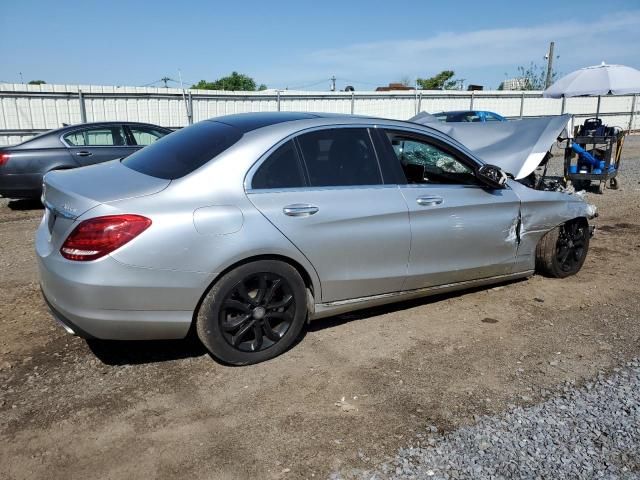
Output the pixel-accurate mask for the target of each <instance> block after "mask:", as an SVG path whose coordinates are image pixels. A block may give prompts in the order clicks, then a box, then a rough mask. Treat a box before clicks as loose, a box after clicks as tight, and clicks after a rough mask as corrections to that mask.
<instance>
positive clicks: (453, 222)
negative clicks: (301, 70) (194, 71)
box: [36, 112, 594, 364]
mask: <svg viewBox="0 0 640 480" xmlns="http://www.w3.org/2000/svg"><path fill="white" fill-rule="evenodd" d="M507 173H508V172H507ZM43 201H44V204H45V206H46V210H45V215H44V218H43V220H42V223H41V225H40V227H39V229H38V233H37V239H36V250H37V256H38V260H39V268H40V279H41V285H42V291H43V294H44V297H45V299H46V300H47V303H48V304H49V306H50V307H51V310H52V312H53V315H54V316H55V318H56V319H57V320H58V321H59V322H60V323H61V324H62V325H63V326H64V327H65V329H66V330H67V331H68V332H69V333H74V334H77V335H80V336H82V337H85V338H98V339H120V340H123V339H132V340H134V339H136V340H140V339H169V338H183V337H185V336H186V335H187V334H188V333H189V332H190V331H191V330H192V329H193V330H194V331H195V332H197V334H198V336H199V338H200V340H201V341H202V343H203V344H204V345H205V346H206V348H207V349H208V350H209V351H210V352H211V354H212V355H213V356H215V357H216V358H218V359H220V360H222V361H224V362H227V363H230V364H250V363H256V362H260V361H263V360H266V359H269V358H272V357H274V356H276V355H279V354H280V353H282V352H283V351H285V350H286V349H287V348H288V347H290V346H291V345H292V343H293V342H294V341H295V340H296V338H297V337H298V336H299V335H300V334H301V331H302V329H303V327H304V325H305V323H306V322H307V321H308V320H311V319H318V318H322V317H326V316H329V315H334V314H338V313H342V312H346V311H350V310H356V309H360V308H364V307H370V306H374V305H380V304H383V303H388V302H393V301H397V300H402V299H408V298H413V297H417V296H424V295H429V294H434V293H440V292H445V291H450V290H456V289H464V288H468V287H471V286H477V285H484V284H490V283H494V282H499V281H504V280H507V279H515V278H520V277H526V276H529V275H532V274H533V273H534V271H535V270H536V269H537V270H538V271H540V272H542V273H544V274H547V275H550V276H554V277H565V276H568V275H571V274H574V273H576V272H577V271H578V270H580V268H581V266H582V264H583V262H584V261H585V257H586V255H587V249H588V246H589V236H590V231H589V224H588V220H589V219H590V218H591V217H592V216H593V214H594V212H593V208H592V207H591V206H590V205H588V204H587V203H586V202H585V201H584V200H583V199H582V197H581V196H579V195H571V194H567V193H561V192H548V191H538V190H533V189H531V188H528V187H526V186H524V185H522V184H520V183H518V182H516V181H514V180H512V179H510V178H508V175H506V174H505V173H504V172H502V171H501V170H500V169H499V168H498V167H496V166H493V165H490V164H486V163H485V162H483V161H482V160H480V159H479V158H477V157H476V156H475V155H474V154H473V153H471V152H470V151H469V150H468V149H466V148H465V147H464V146H463V145H461V144H459V143H458V142H456V141H455V140H453V139H451V138H450V137H448V136H446V135H444V134H442V133H440V132H438V131H436V130H434V129H431V128H429V127H426V126H422V125H418V124H414V123H410V122H401V121H393V120H384V119H377V118H367V117H355V116H339V115H328V114H309V113H291V112H288V113H285V112H282V113H256V114H244V115H230V116H225V117H219V118H215V119H212V120H207V121H203V122H200V123H197V124H195V125H193V126H190V127H187V128H184V129H182V130H180V131H178V132H175V133H171V134H170V135H168V136H166V137H164V138H163V139H161V140H159V141H157V142H156V143H154V144H152V145H151V146H149V147H146V148H144V149H143V150H141V151H139V152H137V153H134V154H133V155H131V156H129V157H128V158H126V159H124V160H115V161H111V162H107V163H104V164H100V165H95V166H89V167H84V168H80V169H77V170H73V171H67V172H65V171H60V172H52V173H49V174H47V175H46V176H45V179H44V193H43Z"/></svg>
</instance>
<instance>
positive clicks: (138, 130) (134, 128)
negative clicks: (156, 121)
mask: <svg viewBox="0 0 640 480" xmlns="http://www.w3.org/2000/svg"><path fill="white" fill-rule="evenodd" d="M129 131H130V132H131V135H133V139H134V140H135V142H136V145H151V144H152V143H154V142H155V141H156V140H160V139H161V138H162V137H164V136H165V135H166V134H167V132H165V131H163V130H158V129H156V128H152V127H142V126H138V125H129Z"/></svg>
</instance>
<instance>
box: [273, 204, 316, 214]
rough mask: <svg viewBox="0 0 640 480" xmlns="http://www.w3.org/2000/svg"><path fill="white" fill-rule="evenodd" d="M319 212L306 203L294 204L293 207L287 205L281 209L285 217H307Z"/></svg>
mask: <svg viewBox="0 0 640 480" xmlns="http://www.w3.org/2000/svg"><path fill="white" fill-rule="evenodd" d="M318 210H320V209H319V208H318V207H316V206H315V205H309V204H306V203H294V204H293V205H287V206H286V207H284V208H283V209H282V211H283V212H284V214H285V215H288V216H290V217H308V216H309V215H313V214H314V213H318Z"/></svg>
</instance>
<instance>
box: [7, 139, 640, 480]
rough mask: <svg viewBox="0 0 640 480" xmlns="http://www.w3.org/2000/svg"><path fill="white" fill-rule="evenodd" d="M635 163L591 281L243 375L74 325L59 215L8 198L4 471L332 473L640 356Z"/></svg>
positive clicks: (398, 320) (556, 284)
mask: <svg viewBox="0 0 640 480" xmlns="http://www.w3.org/2000/svg"><path fill="white" fill-rule="evenodd" d="M624 157H625V158H626V159H627V169H626V171H625V173H624V175H623V176H622V189H621V190H618V191H611V190H608V191H607V192H606V193H605V194H604V195H602V196H598V195H593V194H590V195H589V198H590V200H591V201H592V202H594V203H596V204H597V205H598V206H599V208H600V214H601V215H600V217H599V218H598V219H597V221H596V224H597V225H598V228H599V230H598V232H597V234H596V237H595V238H594V239H593V240H592V246H591V252H590V255H589V257H588V259H587V262H586V264H585V266H584V268H583V270H582V271H581V272H580V274H579V275H577V276H576V277H573V278H570V279H566V280H551V279H546V278H542V277H539V276H534V277H532V278H530V279H528V280H525V281H519V282H514V283H509V284H505V285H501V286H498V287H497V288H492V289H479V290H474V291H470V292H464V293H460V294H455V295H447V296H440V297H436V298H430V299H425V300H421V301H414V302H410V303H403V304H399V305H394V306H390V307H386V308H381V309H376V310H370V311H366V312H363V313H358V314H351V315H346V316H342V317H339V318H334V319H329V320H325V321H319V322H317V323H315V324H313V325H312V326H311V328H310V330H309V332H308V333H307V335H306V337H305V338H304V339H303V340H302V341H301V342H300V343H299V344H298V345H297V346H296V347H295V348H294V349H292V350H291V351H289V352H288V353H286V354H285V355H283V356H281V357H279V358H277V359H275V360H272V361H270V362H267V363H264V364H260V365H257V366H252V367H244V368H233V367H226V366H222V365H220V364H218V363H216V362H215V361H213V360H212V359H211V358H210V357H209V356H208V355H206V354H205V353H204V351H203V350H202V348H201V347H200V346H199V345H198V344H197V342H195V341H176V342H141V343H109V342H101V343H91V344H88V343H87V342H85V341H83V340H81V339H78V338H75V337H71V336H69V335H67V334H66V333H65V332H64V331H63V330H62V329H60V328H59V327H57V326H56V325H54V323H53V321H52V320H51V318H50V316H49V315H48V313H47V309H46V307H45V305H44V303H43V301H42V300H41V298H40V293H39V290H38V283H37V274H36V268H35V264H34V254H33V233H34V230H35V228H36V226H37V224H38V222H39V219H40V216H41V214H42V211H41V210H40V209H38V208H37V207H36V206H34V205H30V204H25V203H21V202H13V203H11V204H7V202H6V201H0V382H1V384H2V390H1V391H0V445H1V446H0V478H11V479H13V478H16V479H17V478H29V479H31V478H48V479H50V478H114V479H119V478H123V479H128V478H138V477H145V478H169V479H170V478H187V477H188V478H209V479H212V478H216V479H218V478H222V479H225V478H311V477H315V478H326V477H327V476H328V475H329V474H331V473H332V472H340V471H342V472H348V471H352V469H353V468H369V467H370V466H371V465H373V464H375V463H377V462H380V461H382V460H384V459H385V458H387V457H388V456H389V455H393V454H394V453H395V452H396V449H397V448H398V447H399V446H402V445H406V444H407V443H410V442H411V441H412V439H413V438H414V435H415V434H417V433H418V432H420V431H422V430H424V429H425V427H427V426H431V425H435V426H436V427H437V428H438V429H444V430H447V429H452V428H455V427H457V426H460V425H462V424H465V423H471V422H473V421H474V416H476V415H483V414H487V413H497V412H500V411H502V410H503V409H505V408H506V406H507V405H508V404H510V403H513V404H532V403H536V402H538V401H540V400H541V399H542V398H544V397H547V396H549V395H551V394H552V393H553V392H554V391H556V390H557V388H559V387H558V386H561V385H562V384H563V383H564V382H565V381H568V380H569V381H575V382H576V383H580V382H582V381H584V380H586V379H588V378H591V377H593V376H594V375H595V374H596V373H597V372H598V371H600V370H609V369H611V368H613V367H615V366H616V365H619V364H620V363H621V362H622V361H624V360H626V359H629V358H631V357H634V356H638V355H639V354H640V326H639V325H638V318H639V316H640V282H639V281H638V274H639V273H640V202H639V199H640V173H639V172H640V166H639V164H640V137H632V138H630V139H629V140H628V141H627V145H626V147H625V156H624Z"/></svg>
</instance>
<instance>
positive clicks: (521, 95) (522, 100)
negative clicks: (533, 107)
mask: <svg viewBox="0 0 640 480" xmlns="http://www.w3.org/2000/svg"><path fill="white" fill-rule="evenodd" d="M523 114H524V91H522V93H520V118H522V115H523Z"/></svg>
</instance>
